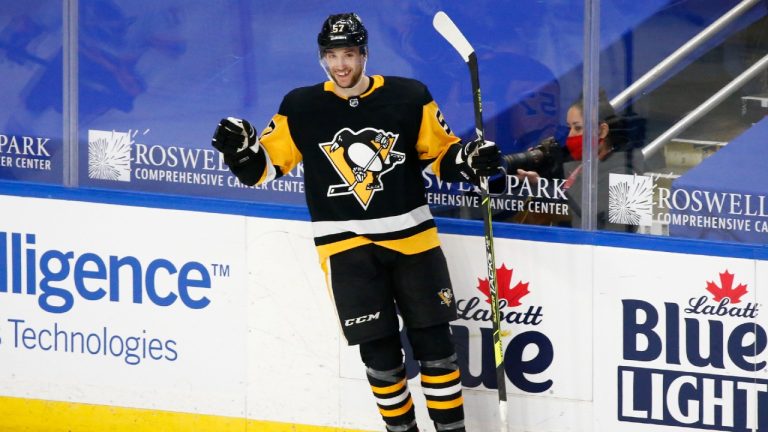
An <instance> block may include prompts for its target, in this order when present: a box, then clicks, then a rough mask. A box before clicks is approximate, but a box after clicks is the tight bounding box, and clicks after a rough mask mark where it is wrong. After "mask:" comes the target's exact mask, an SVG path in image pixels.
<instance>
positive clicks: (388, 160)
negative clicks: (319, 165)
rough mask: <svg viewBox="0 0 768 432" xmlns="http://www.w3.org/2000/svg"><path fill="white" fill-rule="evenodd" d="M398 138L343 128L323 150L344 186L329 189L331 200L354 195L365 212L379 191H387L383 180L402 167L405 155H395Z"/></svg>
mask: <svg viewBox="0 0 768 432" xmlns="http://www.w3.org/2000/svg"><path fill="white" fill-rule="evenodd" d="M398 137H399V135H398V134H395V133H392V132H387V131H384V130H381V129H373V128H364V129H361V130H359V131H357V132H354V131H352V130H351V129H349V128H344V129H342V130H340V131H338V132H336V135H335V136H334V137H333V140H332V141H330V142H326V143H320V149H321V150H322V151H323V154H325V156H326V157H327V158H328V160H329V161H330V162H331V165H333V168H334V169H335V170H336V172H337V173H338V174H339V176H340V177H341V179H342V180H343V181H344V183H341V184H335V185H331V186H330V187H328V196H329V197H335V196H341V195H350V194H351V195H353V196H354V197H355V198H356V199H357V201H358V202H359V203H360V205H361V206H363V208H364V209H367V208H368V205H369V204H370V203H371V199H373V195H374V193H375V192H376V191H379V190H384V185H383V184H382V183H381V177H382V176H383V175H384V174H386V173H387V172H389V171H390V170H391V169H392V168H394V167H395V166H396V165H398V164H400V163H403V161H404V160H405V154H404V153H401V152H396V151H394V150H393V149H394V147H395V145H396V143H397V138H398Z"/></svg>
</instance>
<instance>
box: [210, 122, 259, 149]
mask: <svg viewBox="0 0 768 432" xmlns="http://www.w3.org/2000/svg"><path fill="white" fill-rule="evenodd" d="M211 144H212V145H213V146H214V147H215V148H216V150H218V151H220V152H222V153H224V155H225V156H234V155H236V154H238V153H240V152H242V151H243V150H246V149H248V148H251V150H253V151H254V152H255V153H258V151H259V146H258V145H254V144H256V129H254V128H253V126H251V124H250V123H248V120H243V119H238V118H234V117H227V118H225V119H221V121H220V122H219V125H218V126H217V127H216V132H214V134H213V140H212V141H211Z"/></svg>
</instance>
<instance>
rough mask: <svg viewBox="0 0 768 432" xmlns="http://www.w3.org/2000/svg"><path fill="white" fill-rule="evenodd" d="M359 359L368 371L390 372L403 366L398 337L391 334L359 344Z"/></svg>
mask: <svg viewBox="0 0 768 432" xmlns="http://www.w3.org/2000/svg"><path fill="white" fill-rule="evenodd" d="M360 358H361V359H362V360H363V364H365V365H366V366H367V367H368V368H369V369H374V370H380V371H384V370H391V369H397V368H398V367H400V366H402V364H403V346H402V344H401V343H400V335H399V334H397V333H396V334H393V335H390V336H387V337H383V338H380V339H374V340H372V341H368V342H363V343H361V344H360Z"/></svg>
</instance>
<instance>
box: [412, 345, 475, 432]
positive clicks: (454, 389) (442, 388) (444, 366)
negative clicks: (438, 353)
mask: <svg viewBox="0 0 768 432" xmlns="http://www.w3.org/2000/svg"><path fill="white" fill-rule="evenodd" d="M420 363H421V387H422V389H423V391H424V396H425V397H426V398H427V408H428V409H429V417H430V418H431V419H432V421H433V422H434V423H435V429H436V430H437V431H438V432H443V431H450V432H463V431H464V430H465V429H464V398H463V397H462V395H461V374H460V372H459V365H458V364H457V363H456V354H452V355H450V356H449V357H446V358H443V359H440V360H426V361H424V360H423V361H421V362H420Z"/></svg>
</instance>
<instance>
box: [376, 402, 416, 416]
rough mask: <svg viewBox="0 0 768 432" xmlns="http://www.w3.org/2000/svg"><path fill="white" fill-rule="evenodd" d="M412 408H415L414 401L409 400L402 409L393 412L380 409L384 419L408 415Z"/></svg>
mask: <svg viewBox="0 0 768 432" xmlns="http://www.w3.org/2000/svg"><path fill="white" fill-rule="evenodd" d="M411 407H413V399H408V402H407V403H406V404H405V405H403V406H402V407H400V408H396V409H391V410H387V409H382V408H379V412H380V413H381V415H382V416H384V417H397V416H401V415H403V414H405V413H407V412H408V410H410V409H411Z"/></svg>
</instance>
